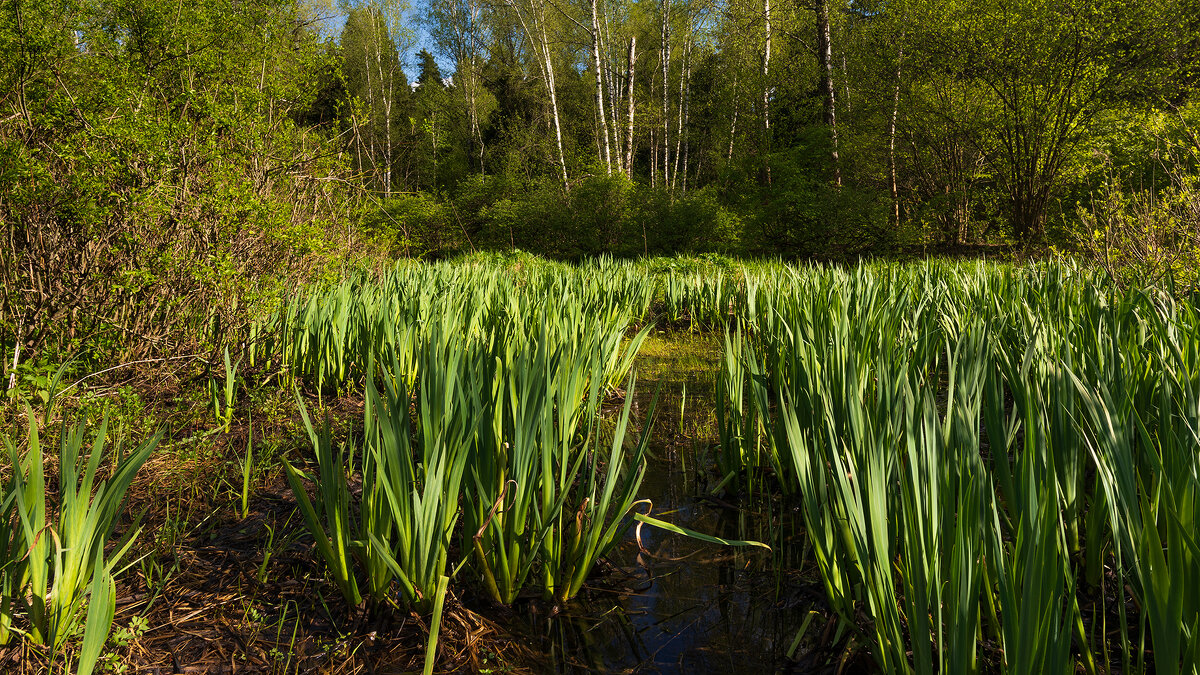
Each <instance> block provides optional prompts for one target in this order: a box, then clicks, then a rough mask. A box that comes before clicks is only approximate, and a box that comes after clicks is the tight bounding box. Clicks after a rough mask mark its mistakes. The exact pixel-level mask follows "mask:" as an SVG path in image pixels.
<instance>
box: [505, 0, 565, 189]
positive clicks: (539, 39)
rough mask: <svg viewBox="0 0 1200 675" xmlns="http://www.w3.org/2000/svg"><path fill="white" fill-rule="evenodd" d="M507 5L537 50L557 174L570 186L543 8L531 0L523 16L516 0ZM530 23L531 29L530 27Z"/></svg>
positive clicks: (510, 0) (509, 1)
mask: <svg viewBox="0 0 1200 675" xmlns="http://www.w3.org/2000/svg"><path fill="white" fill-rule="evenodd" d="M508 6H509V7H511V8H512V10H513V12H514V13H515V14H516V15H517V20H518V21H520V23H521V29H522V30H523V31H525V37H526V39H528V40H529V44H530V46H532V47H533V48H534V51H536V52H537V59H535V60H536V61H537V64H538V69H539V70H541V71H542V79H543V80H544V81H545V83H546V89H547V91H548V92H549V94H550V114H551V117H552V120H553V124H554V141H555V144H556V145H557V147H558V167H559V175H560V177H561V178H562V182H563V189H564V190H569V189H570V188H571V183H570V180H569V179H568V177H567V156H566V153H565V152H563V144H562V124H561V123H560V121H559V115H558V93H557V91H556V88H555V84H554V62H553V60H552V59H551V55H550V40H549V38H548V36H547V35H546V15H545V8H544V7H541V6H540V5H539V4H537V0H532V2H531V3H530V8H529V17H528V19H527V18H526V17H525V15H524V13H522V12H521V8H520V7H518V6H517V2H516V0H508ZM530 24H532V29H531V28H530Z"/></svg>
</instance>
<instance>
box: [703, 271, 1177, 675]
mask: <svg viewBox="0 0 1200 675" xmlns="http://www.w3.org/2000/svg"><path fill="white" fill-rule="evenodd" d="M751 285H753V284H751ZM753 292H754V294H755V296H756V297H755V300H756V303H755V308H756V311H755V312H754V313H753V314H751V312H750V311H749V308H748V307H747V308H746V309H747V311H746V312H745V314H743V318H742V319H741V323H739V324H738V325H737V326H736V327H735V328H731V329H730V332H729V333H728V336H727V338H726V345H727V346H726V356H725V359H724V361H723V364H722V371H723V372H722V373H720V374H719V382H720V383H721V386H720V387H719V389H718V394H719V398H720V401H719V406H720V409H721V416H722V417H721V438H722V461H721V468H722V469H723V470H728V471H730V472H732V473H733V474H734V475H733V476H731V477H730V478H731V479H732V478H734V477H739V476H745V475H752V474H763V473H770V474H773V475H774V477H775V479H776V480H777V483H776V484H777V485H778V486H779V489H780V490H782V491H783V492H785V493H793V494H794V495H795V499H796V500H797V501H798V506H799V508H800V510H801V512H802V515H803V520H804V524H805V528H806V534H807V545H808V546H809V547H810V548H811V554H812V559H813V560H814V562H815V566H816V568H817V571H818V573H819V576H820V579H821V583H822V585H823V587H824V591H825V597H826V601H827V603H828V606H829V608H830V609H831V611H832V612H833V613H834V614H835V615H836V616H837V617H838V619H839V623H840V627H839V629H840V630H841V631H842V632H844V633H845V634H848V635H850V636H851V637H850V638H849V639H850V640H851V641H852V643H855V644H858V645H860V646H862V647H865V648H867V649H868V650H869V651H870V653H871V655H872V657H873V659H874V660H875V662H876V664H877V665H878V667H879V669H880V670H881V671H883V672H888V673H935V672H955V673H970V672H1003V673H1032V672H1038V673H1056V672H1057V673H1070V672H1076V670H1078V669H1081V668H1082V669H1083V670H1085V671H1086V672H1101V671H1102V672H1114V671H1116V670H1119V671H1120V672H1155V673H1177V672H1188V673H1191V672H1196V671H1197V669H1198V668H1200V639H1198V638H1200V636H1198V635H1197V634H1196V633H1197V630H1198V629H1200V601H1198V600H1200V583H1197V580H1198V579H1200V568H1198V565H1200V555H1198V554H1200V549H1198V548H1197V544H1196V536H1195V529H1194V527H1195V524H1196V522H1197V521H1196V517H1197V514H1198V511H1197V509H1198V508H1200V501H1198V500H1197V496H1198V488H1200V452H1198V451H1197V450H1198V448H1200V363H1198V359H1200V332H1198V330H1200V326H1198V325H1197V321H1198V319H1200V317H1198V315H1197V312H1196V309H1195V307H1194V305H1193V304H1192V303H1190V302H1182V301H1177V300H1174V299H1172V298H1171V297H1169V296H1167V295H1165V294H1162V293H1158V292H1155V291H1153V290H1148V289H1136V288H1125V289H1120V288H1116V287H1114V286H1112V285H1111V284H1109V283H1108V282H1107V281H1106V280H1105V279H1103V278H1102V277H1101V276H1099V275H1098V274H1095V273H1092V272H1089V271H1086V270H1078V269H1073V268H1070V267H1065V266H1048V267H1046V266H1040V267H1024V268H1014V267H1011V266H997V265H990V264H984V263H978V264H970V265H948V264H936V263H929V264H922V265H912V266H897V265H869V266H867V265H864V266H860V267H857V268H853V269H849V270H832V269H819V268H812V269H808V270H804V271H797V272H795V273H792V274H789V275H787V276H779V277H776V279H775V280H774V281H772V282H768V283H763V284H761V285H758V287H757V288H755V289H754V291H753ZM751 316H753V317H754V318H751Z"/></svg>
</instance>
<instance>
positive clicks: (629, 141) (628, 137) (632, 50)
mask: <svg viewBox="0 0 1200 675" xmlns="http://www.w3.org/2000/svg"><path fill="white" fill-rule="evenodd" d="M627 61H628V63H629V71H628V74H627V82H626V84H625V86H626V90H625V91H626V94H625V96H626V98H628V99H629V126H628V127H627V129H626V132H625V175H627V176H630V177H633V108H634V106H633V67H634V64H635V63H637V38H636V37H630V38H629V57H628V59H627Z"/></svg>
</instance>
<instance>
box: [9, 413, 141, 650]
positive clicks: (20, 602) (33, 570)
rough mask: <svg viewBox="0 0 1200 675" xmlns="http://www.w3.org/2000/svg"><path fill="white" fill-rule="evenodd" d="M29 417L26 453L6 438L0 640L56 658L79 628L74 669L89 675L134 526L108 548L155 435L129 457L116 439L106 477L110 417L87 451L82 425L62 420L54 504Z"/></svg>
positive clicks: (30, 415)
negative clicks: (14, 640) (14, 638)
mask: <svg viewBox="0 0 1200 675" xmlns="http://www.w3.org/2000/svg"><path fill="white" fill-rule="evenodd" d="M26 411H27V418H28V419H29V436H28V440H27V446H26V448H25V451H24V453H21V452H19V451H18V444H14V443H13V441H11V440H10V439H9V438H8V437H7V436H5V437H4V444H5V447H6V448H7V455H8V460H9V462H10V464H9V467H8V468H9V470H10V471H11V474H10V478H9V480H8V482H7V484H6V485H5V486H4V490H3V502H2V503H0V526H2V527H3V530H4V531H3V534H2V535H0V590H3V594H2V595H3V597H2V599H0V641H2V642H0V643H7V642H8V641H9V639H11V635H12V632H14V631H15V632H18V633H20V634H21V635H22V636H23V637H25V638H27V639H28V640H30V641H31V642H32V643H34V644H37V645H43V646H45V647H46V648H47V649H48V650H49V653H50V654H51V655H52V657H56V656H57V655H59V654H60V653H62V651H63V648H64V646H65V645H66V643H67V641H68V640H69V639H70V638H72V637H73V636H75V635H76V634H77V633H78V630H79V628H80V627H81V625H82V628H83V643H82V646H81V647H80V651H79V655H78V663H77V668H78V672H80V673H90V672H91V670H92V668H93V667H94V666H95V663H96V661H97V660H98V659H99V657H100V653H101V650H102V649H103V647H104V643H105V641H106V640H107V639H108V632H109V628H110V627H111V625H112V620H113V613H114V609H115V587H114V582H113V576H114V575H115V574H116V573H117V572H116V571H115V570H116V566H117V564H118V563H119V562H120V561H121V558H123V557H124V556H125V554H126V553H127V552H128V551H129V548H130V546H132V543H133V539H134V538H135V537H136V536H137V534H138V529H137V528H136V527H131V528H129V529H128V530H127V531H126V533H125V535H124V536H123V537H121V539H120V540H119V541H118V542H116V548H115V550H114V551H112V552H111V553H108V554H107V555H106V554H105V547H106V545H107V544H108V543H109V539H110V538H111V537H112V534H113V530H114V528H115V526H116V524H117V519H118V518H119V517H120V515H121V506H122V503H123V502H124V499H125V493H126V491H127V490H128V489H129V485H130V483H131V482H132V481H133V477H134V475H135V474H136V473H137V471H138V469H139V468H141V466H142V464H144V463H145V461H146V460H147V459H148V458H149V456H150V453H151V452H153V451H154V448H155V446H156V445H157V443H158V440H159V437H158V436H155V437H154V438H152V439H150V440H148V441H146V442H145V443H143V444H142V445H140V446H139V447H137V448H136V449H135V450H134V451H133V452H131V453H129V454H125V453H124V452H123V450H122V449H121V447H120V444H119V443H118V446H117V447H116V449H115V450H114V451H112V452H111V456H112V458H113V459H114V460H115V461H114V467H113V470H112V474H111V476H110V477H109V478H108V479H107V480H105V479H101V478H100V475H99V472H100V462H101V460H102V459H104V458H105V457H106V455H108V454H110V453H106V444H107V442H108V440H109V435H108V419H107V417H106V418H105V419H104V421H103V422H102V423H101V424H100V427H99V428H98V429H97V430H96V431H95V432H94V435H93V441H92V447H91V450H90V452H88V453H84V452H83V445H84V440H85V429H86V426H87V425H86V422H81V423H80V424H79V425H77V426H75V427H74V428H72V429H70V430H68V429H67V428H66V426H65V424H64V427H63V430H62V433H61V436H60V440H59V457H58V462H59V476H58V489H57V491H56V492H54V493H52V494H53V495H54V498H52V499H50V496H51V495H50V494H48V490H47V484H46V483H47V481H46V476H45V462H44V460H43V456H42V449H41V444H40V441H39V434H38V428H37V422H36V421H35V419H34V414H33V410H32V409H29V408H27V409H26ZM85 604H86V605H87V611H86V620H85V619H84V616H83V615H84V611H83V608H84V605H85ZM14 620H16V621H15V622H14ZM81 622H82V623H81Z"/></svg>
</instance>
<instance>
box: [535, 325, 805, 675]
mask: <svg viewBox="0 0 1200 675" xmlns="http://www.w3.org/2000/svg"><path fill="white" fill-rule="evenodd" d="M720 354H721V348H720V343H719V341H718V340H716V339H713V338H712V337H703V338H702V337H697V336H689V335H671V336H663V335H660V334H657V333H656V334H655V335H653V336H651V338H650V339H648V340H647V341H646V344H645V345H644V346H643V348H642V351H641V355H640V356H639V357H638V362H637V366H636V368H637V373H638V384H637V393H636V396H637V398H636V401H635V405H636V409H637V412H638V414H639V421H642V420H643V419H644V416H645V413H646V411H647V409H648V408H649V405H650V403H651V400H652V398H653V396H654V391H655V388H656V387H658V386H659V385H661V387H662V389H661V395H660V399H659V403H658V411H657V422H656V424H655V428H654V431H653V433H654V436H653V438H652V440H651V442H650V452H651V457H650V458H649V462H648V463H649V465H648V468H647V471H646V477H645V480H644V481H643V482H642V486H641V489H640V490H639V491H638V497H639V498H640V499H649V500H650V501H651V502H653V511H652V514H651V515H653V516H654V517H656V518H660V519H662V520H665V521H667V522H670V523H673V524H675V525H678V526H681V527H684V528H688V529H691V530H694V531H697V532H701V533H704V534H711V535H716V536H718V537H723V538H726V539H742V540H755V541H762V542H765V543H768V544H770V545H771V546H772V547H773V548H774V551H773V552H772V551H766V550H764V549H761V548H757V547H731V546H721V545H717V544H710V543H706V542H701V541H697V540H694V539H691V538H689V537H685V536H682V535H678V534H674V533H670V532H666V531H663V530H660V529H657V528H654V527H651V526H649V525H645V526H642V528H641V531H640V537H641V546H639V544H638V528H637V524H636V523H635V524H634V526H633V527H631V528H630V530H629V532H628V533H627V535H626V537H625V539H624V541H622V542H621V543H620V544H619V545H618V546H617V548H615V549H614V550H613V551H612V552H610V554H609V555H608V561H609V563H611V568H610V570H609V572H610V573H609V574H608V575H606V576H605V578H603V579H594V580H593V581H592V582H591V583H593V584H596V583H599V584H603V586H604V587H603V588H596V587H594V586H589V587H588V588H587V589H586V590H585V592H584V593H581V594H580V596H579V597H578V598H577V599H576V600H574V601H572V602H571V603H570V604H569V605H568V606H567V607H566V608H565V609H564V610H563V611H562V612H560V613H558V614H557V615H555V616H546V615H545V608H544V606H539V605H537V604H526V605H524V606H523V607H521V609H520V610H519V612H518V616H517V617H516V620H517V622H518V623H519V624H520V625H517V626H513V629H514V632H515V633H516V634H518V635H521V636H522V637H523V639H524V642H525V643H526V645H527V646H528V647H529V648H531V649H533V650H534V651H535V652H538V653H539V654H540V657H538V658H537V661H538V663H537V665H536V666H535V670H536V671H537V672H545V673H587V672H602V673H773V672H797V673H799V672H817V671H811V670H808V669H806V668H804V667H803V665H798V664H793V663H792V662H791V661H790V660H789V659H788V658H787V652H788V651H789V648H790V647H791V646H792V642H793V640H794V638H795V636H796V634H797V631H798V629H799V627H800V626H801V624H802V622H803V621H804V619H805V617H806V615H807V614H808V611H809V610H810V609H811V608H812V600H813V598H815V597H817V595H819V592H818V593H816V594H814V593H813V592H811V591H804V590H798V589H802V588H803V585H800V586H797V585H796V584H795V583H793V582H794V580H793V579H789V576H790V575H792V574H794V572H790V571H789V572H787V573H782V572H776V571H774V570H776V569H784V570H795V569H796V568H800V567H801V564H800V557H801V555H802V543H803V539H802V537H801V536H800V535H799V533H798V531H797V529H796V527H795V526H794V525H793V524H792V522H791V521H792V518H791V514H790V513H789V512H788V510H787V509H786V508H785V507H783V506H781V504H780V503H779V501H778V499H776V500H774V501H772V500H771V499H770V498H769V497H765V498H756V499H746V498H743V499H741V500H740V501H739V500H738V498H737V497H736V496H731V495H732V492H733V491H732V490H724V491H721V492H719V493H718V494H717V496H715V497H714V496H712V495H710V493H711V491H712V489H713V484H714V483H715V482H716V479H715V478H714V477H713V472H714V454H713V453H715V452H716V450H717V446H718V436H717V427H716V420H715V412H714V411H715V396H714V389H715V387H714V374H715V373H716V372H717V366H718V362H717V359H718V358H719V357H720ZM765 492H768V494H769V493H770V492H771V491H765ZM635 509H636V510H638V511H640V512H642V513H645V506H644V505H639V506H637V507H635ZM781 515H782V516H783V517H781ZM795 520H796V521H797V522H798V521H799V520H800V519H799V518H798V517H797V518H796V519H795ZM643 548H644V551H643V550H642V549H643ZM773 557H774V558H776V560H777V561H778V564H775V563H773V561H772V558H773ZM539 610H540V611H539ZM817 623H818V624H823V622H817ZM819 628H820V625H817V626H816V627H815V628H813V629H811V630H810V631H809V632H810V633H812V632H816V631H817V630H819ZM801 651H803V650H801Z"/></svg>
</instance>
